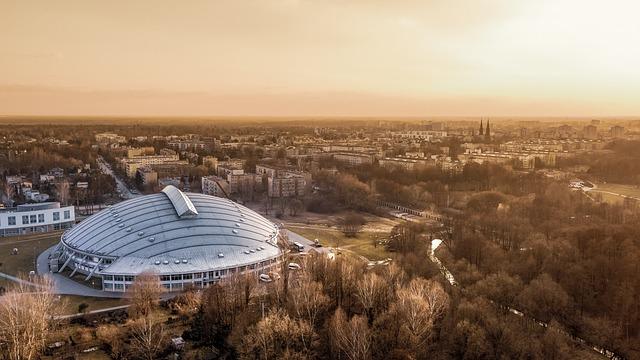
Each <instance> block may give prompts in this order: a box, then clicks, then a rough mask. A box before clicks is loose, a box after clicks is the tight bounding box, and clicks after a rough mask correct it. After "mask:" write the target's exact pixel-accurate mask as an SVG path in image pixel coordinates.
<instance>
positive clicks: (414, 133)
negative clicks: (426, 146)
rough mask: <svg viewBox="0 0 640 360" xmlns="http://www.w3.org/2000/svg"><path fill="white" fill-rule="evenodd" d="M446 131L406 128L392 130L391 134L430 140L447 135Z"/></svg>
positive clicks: (399, 136) (396, 136)
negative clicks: (404, 129) (405, 129)
mask: <svg viewBox="0 0 640 360" xmlns="http://www.w3.org/2000/svg"><path fill="white" fill-rule="evenodd" d="M447 135H448V134H447V131H444V130H407V131H394V132H392V133H391V136H392V137H394V138H401V139H412V140H423V141H431V140H434V139H441V138H445V137H447Z"/></svg>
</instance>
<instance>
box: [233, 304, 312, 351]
mask: <svg viewBox="0 0 640 360" xmlns="http://www.w3.org/2000/svg"><path fill="white" fill-rule="evenodd" d="M316 338H317V335H316V334H315V332H314V331H313V327H312V326H311V325H310V324H309V323H308V322H307V321H305V320H295V319H292V318H291V317H289V315H287V313H285V312H284V311H283V310H276V311H272V312H270V313H269V314H268V315H267V316H265V317H264V318H263V319H262V320H260V321H259V322H258V323H257V324H256V325H255V326H252V327H251V328H249V329H248V330H247V333H246V335H245V337H244V338H243V339H242V343H243V344H242V347H241V348H240V358H241V359H264V360H268V359H282V358H289V359H306V358H311V357H312V356H311V355H312V354H311V350H312V345H313V343H314V342H315V339H316Z"/></svg>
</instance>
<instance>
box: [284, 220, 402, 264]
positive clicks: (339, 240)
mask: <svg viewBox="0 0 640 360" xmlns="http://www.w3.org/2000/svg"><path fill="white" fill-rule="evenodd" d="M287 228H288V229H289V230H291V231H293V232H295V233H297V234H299V235H302V236H304V237H306V238H307V239H310V240H313V239H318V240H320V243H321V244H322V246H330V247H336V246H339V247H340V248H341V249H345V250H349V251H353V252H354V253H356V254H358V255H362V256H364V257H366V258H367V259H369V260H383V259H386V258H388V257H390V256H391V253H389V252H388V251H386V250H385V248H384V246H383V245H378V246H374V240H376V239H380V238H384V237H387V236H388V235H389V234H387V233H381V232H370V231H363V232H360V233H358V236H357V237H346V236H345V235H344V234H343V233H342V232H341V231H338V230H336V229H333V228H326V227H325V228H323V227H319V226H318V227H316V226H304V227H299V226H289V227H287Z"/></svg>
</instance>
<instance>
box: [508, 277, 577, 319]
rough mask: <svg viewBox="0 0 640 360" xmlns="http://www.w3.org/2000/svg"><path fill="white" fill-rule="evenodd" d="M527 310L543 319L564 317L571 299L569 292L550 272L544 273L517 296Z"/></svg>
mask: <svg viewBox="0 0 640 360" xmlns="http://www.w3.org/2000/svg"><path fill="white" fill-rule="evenodd" d="M517 300H518V302H519V303H520V304H522V306H523V307H524V309H525V310H527V311H529V312H531V314H532V315H533V316H534V317H536V318H538V319H540V320H543V321H549V320H551V319H552V318H554V317H556V318H559V319H562V318H563V317H564V316H565V315H566V313H567V310H568V307H569V304H570V301H571V299H570V298H569V295H568V294H567V292H566V291H565V290H564V289H563V288H562V286H560V284H558V283H557V282H555V281H553V279H552V278H551V276H549V275H548V274H542V275H540V276H538V277H537V278H535V279H533V280H531V282H530V283H529V284H528V285H527V286H525V288H524V289H523V290H522V292H521V293H520V295H518V298H517Z"/></svg>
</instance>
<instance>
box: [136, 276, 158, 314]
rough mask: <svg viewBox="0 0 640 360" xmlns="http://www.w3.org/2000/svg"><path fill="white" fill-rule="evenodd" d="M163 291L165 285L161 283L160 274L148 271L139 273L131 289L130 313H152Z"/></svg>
mask: <svg viewBox="0 0 640 360" xmlns="http://www.w3.org/2000/svg"><path fill="white" fill-rule="evenodd" d="M163 292H164V287H163V286H162V284H160V279H159V278H158V275H156V274H153V273H148V272H143V273H141V274H139V275H138V276H136V280H135V281H134V282H133V284H132V285H131V288H130V289H129V295H130V302H131V307H130V308H129V314H130V315H132V316H133V317H138V316H148V315H150V314H151V312H152V311H153V309H154V308H155V307H156V305H157V304H158V301H159V300H160V295H161V294H162V293H163Z"/></svg>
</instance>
